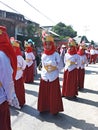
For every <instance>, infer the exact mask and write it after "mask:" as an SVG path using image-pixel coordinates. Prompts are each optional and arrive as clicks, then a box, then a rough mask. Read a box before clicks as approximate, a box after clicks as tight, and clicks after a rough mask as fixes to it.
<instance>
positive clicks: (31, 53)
mask: <svg viewBox="0 0 98 130" xmlns="http://www.w3.org/2000/svg"><path fill="white" fill-rule="evenodd" d="M25 58H26V59H30V61H29V62H28V61H26V64H27V66H28V67H30V66H31V65H32V64H33V61H34V60H35V55H34V54H33V52H29V53H27V52H25Z"/></svg>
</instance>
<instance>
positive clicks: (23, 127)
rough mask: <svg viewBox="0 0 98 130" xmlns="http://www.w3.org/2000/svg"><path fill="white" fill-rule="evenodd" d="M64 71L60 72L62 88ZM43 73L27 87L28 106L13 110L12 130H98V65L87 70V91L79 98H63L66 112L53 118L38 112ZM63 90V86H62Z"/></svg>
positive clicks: (26, 85) (91, 65) (93, 65)
mask: <svg viewBox="0 0 98 130" xmlns="http://www.w3.org/2000/svg"><path fill="white" fill-rule="evenodd" d="M62 78H63V71H62V72H61V73H60V84H61V86H62ZM39 79H40V72H39V71H38V74H37V76H36V77H35V81H34V83H33V84H25V91H26V104H25V105H24V107H23V108H22V109H21V110H17V109H15V108H10V111H11V123H12V130H98V64H90V65H89V66H88V67H86V75H85V88H84V90H83V91H81V92H80V91H79V94H78V99H77V100H76V101H71V100H67V99H65V98H63V104H64V112H61V113H59V114H58V115H56V116H53V115H51V114H49V113H46V114H40V113H39V112H38V111H37V99H38V98H37V97H38V90H39ZM61 89H62V87H61Z"/></svg>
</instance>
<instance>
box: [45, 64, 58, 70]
mask: <svg viewBox="0 0 98 130" xmlns="http://www.w3.org/2000/svg"><path fill="white" fill-rule="evenodd" d="M44 68H45V69H46V70H47V72H52V71H54V70H56V69H57V67H56V66H52V65H47V66H44Z"/></svg>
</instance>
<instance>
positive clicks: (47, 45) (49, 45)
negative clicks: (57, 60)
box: [44, 42, 52, 50]
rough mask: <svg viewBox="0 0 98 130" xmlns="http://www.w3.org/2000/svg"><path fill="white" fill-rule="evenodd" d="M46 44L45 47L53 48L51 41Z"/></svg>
mask: <svg viewBox="0 0 98 130" xmlns="http://www.w3.org/2000/svg"><path fill="white" fill-rule="evenodd" d="M44 46H45V49H47V50H51V49H52V44H51V42H46V43H45V45H44Z"/></svg>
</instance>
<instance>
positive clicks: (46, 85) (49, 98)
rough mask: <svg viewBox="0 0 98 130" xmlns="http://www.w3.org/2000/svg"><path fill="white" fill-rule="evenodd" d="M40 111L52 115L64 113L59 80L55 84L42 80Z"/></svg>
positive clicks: (39, 98) (39, 96) (39, 97)
mask: <svg viewBox="0 0 98 130" xmlns="http://www.w3.org/2000/svg"><path fill="white" fill-rule="evenodd" d="M38 110H39V111H40V112H45V111H49V112H50V113H51V114H56V113H58V112H60V111H63V103H62V97H61V90H60V83H59V78H57V79H56V80H55V81H53V82H49V81H48V82H46V81H44V80H43V79H41V80H40V88H39V95H38Z"/></svg>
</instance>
